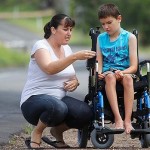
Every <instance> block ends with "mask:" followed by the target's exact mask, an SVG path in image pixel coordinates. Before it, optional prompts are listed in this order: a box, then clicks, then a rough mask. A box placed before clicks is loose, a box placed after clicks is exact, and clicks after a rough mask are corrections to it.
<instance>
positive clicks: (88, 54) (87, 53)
mask: <svg viewBox="0 0 150 150" xmlns="http://www.w3.org/2000/svg"><path fill="white" fill-rule="evenodd" d="M74 55H75V57H76V59H77V60H85V59H90V58H93V57H94V56H96V52H94V51H91V50H82V51H78V52H76V53H74Z"/></svg>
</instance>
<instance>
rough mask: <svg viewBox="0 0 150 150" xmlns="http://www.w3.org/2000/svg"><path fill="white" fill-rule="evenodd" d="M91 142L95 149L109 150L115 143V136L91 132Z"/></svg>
mask: <svg viewBox="0 0 150 150" xmlns="http://www.w3.org/2000/svg"><path fill="white" fill-rule="evenodd" d="M91 142H92V144H93V146H94V148H100V149H105V148H109V147H110V146H111V145H112V144H113V142H114V134H103V133H102V134H101V133H97V131H96V129H94V130H93V131H92V132H91Z"/></svg>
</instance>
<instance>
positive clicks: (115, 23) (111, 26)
mask: <svg viewBox="0 0 150 150" xmlns="http://www.w3.org/2000/svg"><path fill="white" fill-rule="evenodd" d="M120 22H121V16H120V15H119V16H118V17H117V18H114V17H112V16H109V17H106V18H102V19H100V23H101V25H102V27H103V29H104V30H105V31H106V32H107V33H108V34H109V35H113V34H114V33H116V32H117V31H118V30H120Z"/></svg>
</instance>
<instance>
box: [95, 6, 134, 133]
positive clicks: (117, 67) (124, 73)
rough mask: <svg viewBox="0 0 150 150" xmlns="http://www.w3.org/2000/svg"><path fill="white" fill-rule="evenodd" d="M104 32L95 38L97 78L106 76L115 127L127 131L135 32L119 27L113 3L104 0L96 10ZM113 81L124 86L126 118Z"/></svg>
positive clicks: (132, 96)
mask: <svg viewBox="0 0 150 150" xmlns="http://www.w3.org/2000/svg"><path fill="white" fill-rule="evenodd" d="M98 17H99V21H100V23H101V24H102V27H103V29H104V31H105V32H104V33H102V34H100V35H99V36H98V39H97V60H98V63H99V75H98V76H99V78H100V79H104V80H105V90H106V95H107V98H108V100H109V103H110V106H111V109H112V111H113V114H114V117H115V128H116V129H123V128H125V132H126V133H127V134H129V133H130V132H131V130H132V129H133V127H132V124H131V114H132V107H133V100H134V88H133V77H132V74H134V73H136V71H137V40H136V37H135V35H133V34H132V33H130V32H128V31H126V30H124V29H122V28H121V26H120V23H121V20H122V18H121V14H120V12H119V10H118V7H117V6H115V5H114V4H103V5H101V6H100V8H99V10H98ZM116 82H120V83H121V84H122V85H123V88H124V106H125V120H124V122H123V120H122V118H121V115H120V113H119V108H118V102H117V93H116Z"/></svg>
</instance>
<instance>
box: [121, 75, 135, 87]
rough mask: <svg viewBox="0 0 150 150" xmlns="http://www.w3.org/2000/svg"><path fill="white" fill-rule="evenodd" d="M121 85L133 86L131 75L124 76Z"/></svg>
mask: <svg viewBox="0 0 150 150" xmlns="http://www.w3.org/2000/svg"><path fill="white" fill-rule="evenodd" d="M123 85H124V86H127V87H130V86H133V79H132V77H131V75H125V76H124V78H123Z"/></svg>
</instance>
